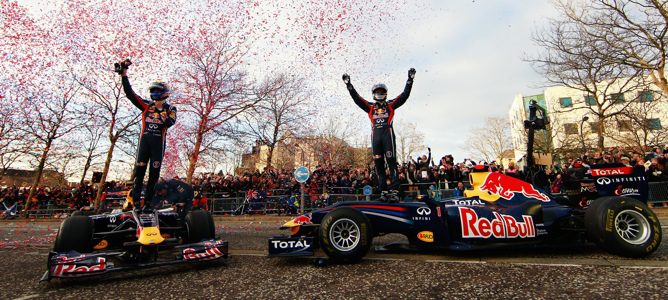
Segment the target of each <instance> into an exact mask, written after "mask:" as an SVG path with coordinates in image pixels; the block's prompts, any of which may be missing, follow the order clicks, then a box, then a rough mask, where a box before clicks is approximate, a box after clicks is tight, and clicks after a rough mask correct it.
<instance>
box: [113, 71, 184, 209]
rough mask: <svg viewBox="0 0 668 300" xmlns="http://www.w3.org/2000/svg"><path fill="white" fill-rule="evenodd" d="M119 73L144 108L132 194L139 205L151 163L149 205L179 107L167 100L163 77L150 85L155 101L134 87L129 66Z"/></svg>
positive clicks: (130, 96) (134, 101) (132, 99)
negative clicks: (140, 94) (168, 135)
mask: <svg viewBox="0 0 668 300" xmlns="http://www.w3.org/2000/svg"><path fill="white" fill-rule="evenodd" d="M124 63H125V62H124ZM119 74H120V75H121V78H122V82H123V91H125V96H126V97H127V98H128V99H130V102H132V104H134V105H135V106H136V107H137V108H138V109H139V110H141V111H142V113H141V133H140V137H139V147H138V149H137V160H136V162H135V168H134V171H133V175H134V182H133V185H132V194H131V195H130V196H131V197H132V199H133V202H134V203H135V206H137V207H138V206H139V203H140V197H141V192H142V189H143V185H144V175H146V168H147V166H150V170H149V173H148V182H147V183H146V194H145V199H144V206H148V205H150V204H151V203H152V198H153V194H154V193H155V192H154V190H153V188H154V187H155V183H156V182H157V181H158V178H160V167H161V166H162V158H163V155H164V153H165V136H166V134H167V128H169V127H171V126H172V125H174V123H176V107H174V106H171V105H169V104H167V103H165V100H166V99H167V97H169V88H168V87H167V84H166V83H164V82H162V81H154V82H152V83H151V85H150V86H149V91H150V93H151V100H153V101H146V100H144V99H142V98H141V97H139V96H138V95H137V94H135V92H134V91H133V90H132V86H130V80H129V79H128V76H127V67H126V68H125V69H123V70H122V71H121V72H119Z"/></svg>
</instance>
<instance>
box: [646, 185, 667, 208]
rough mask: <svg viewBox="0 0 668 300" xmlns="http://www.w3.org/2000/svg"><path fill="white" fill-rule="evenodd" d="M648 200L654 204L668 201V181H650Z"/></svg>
mask: <svg viewBox="0 0 668 300" xmlns="http://www.w3.org/2000/svg"><path fill="white" fill-rule="evenodd" d="M647 202H648V203H651V204H653V205H656V204H666V203H668V182H665V181H662V182H650V183H649V196H648V199H647Z"/></svg>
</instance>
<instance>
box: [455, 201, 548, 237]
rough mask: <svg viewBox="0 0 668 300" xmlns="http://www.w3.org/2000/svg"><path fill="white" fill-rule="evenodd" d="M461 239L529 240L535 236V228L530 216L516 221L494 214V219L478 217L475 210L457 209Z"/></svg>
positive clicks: (509, 217)
mask: <svg viewBox="0 0 668 300" xmlns="http://www.w3.org/2000/svg"><path fill="white" fill-rule="evenodd" d="M459 217H460V219H461V225H462V237H463V238H485V239H486V238H490V237H495V238H531V237H535V236H536V228H535V226H534V223H533V218H532V217H531V216H527V215H522V220H523V221H517V220H515V218H514V217H513V216H511V215H504V214H500V213H497V212H494V219H492V220H490V219H487V218H484V217H478V214H477V213H476V211H475V210H473V209H471V208H468V207H460V208H459Z"/></svg>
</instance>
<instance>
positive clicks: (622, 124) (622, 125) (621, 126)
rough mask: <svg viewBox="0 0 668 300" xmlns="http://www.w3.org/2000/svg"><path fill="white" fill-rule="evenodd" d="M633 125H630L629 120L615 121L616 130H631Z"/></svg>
mask: <svg viewBox="0 0 668 300" xmlns="http://www.w3.org/2000/svg"><path fill="white" fill-rule="evenodd" d="M632 128H633V125H631V120H621V121H617V130H619V131H620V132H622V131H631V129H632Z"/></svg>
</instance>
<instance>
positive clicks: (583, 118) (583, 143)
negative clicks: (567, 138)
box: [580, 116, 589, 155]
mask: <svg viewBox="0 0 668 300" xmlns="http://www.w3.org/2000/svg"><path fill="white" fill-rule="evenodd" d="M587 120H589V117H587V116H583V117H582V121H580V142H581V143H582V155H585V152H587V148H586V146H585V139H584V131H583V130H582V126H583V125H584V122H587Z"/></svg>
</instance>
